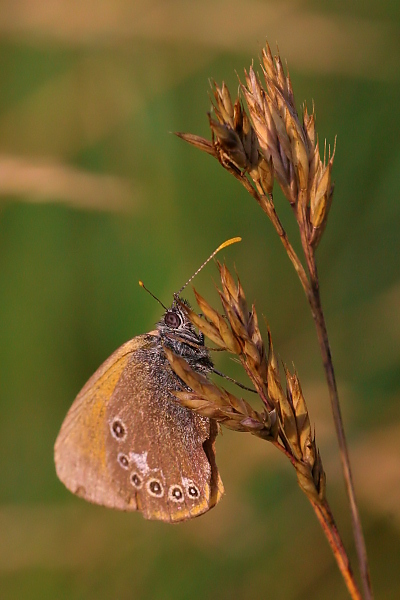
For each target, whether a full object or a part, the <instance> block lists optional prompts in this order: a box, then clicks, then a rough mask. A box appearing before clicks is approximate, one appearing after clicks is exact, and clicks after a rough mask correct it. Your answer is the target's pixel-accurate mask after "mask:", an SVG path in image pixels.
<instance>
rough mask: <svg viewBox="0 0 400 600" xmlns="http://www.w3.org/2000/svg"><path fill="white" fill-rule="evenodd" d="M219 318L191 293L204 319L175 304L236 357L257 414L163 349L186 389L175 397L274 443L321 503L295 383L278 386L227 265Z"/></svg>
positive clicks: (288, 378)
mask: <svg viewBox="0 0 400 600" xmlns="http://www.w3.org/2000/svg"><path fill="white" fill-rule="evenodd" d="M218 268H219V271H220V278H221V284H222V286H221V287H222V289H221V290H218V292H219V296H220V300H221V304H222V308H223V312H224V314H221V313H219V312H218V311H217V310H215V309H214V308H213V307H212V306H210V304H209V303H208V302H207V301H206V300H205V299H204V298H203V297H202V296H200V294H199V293H198V292H196V290H195V295H196V300H197V303H198V305H199V308H200V310H201V312H202V315H203V316H202V317H200V316H199V315H197V314H196V313H195V312H194V311H192V310H191V309H190V308H189V307H188V306H187V305H186V304H184V303H183V302H181V301H180V300H179V298H176V302H178V303H179V305H180V306H181V308H182V310H184V311H185V312H186V314H187V316H188V318H189V319H190V320H191V322H192V323H193V324H194V325H195V326H196V327H198V329H199V330H200V331H202V332H203V333H204V335H205V336H206V337H208V338H209V339H210V340H212V341H213V342H214V343H215V344H216V345H217V346H218V347H219V348H222V349H225V350H228V351H229V352H231V353H233V354H235V355H237V356H238V357H239V360H240V361H241V363H242V365H243V367H244V369H245V370H246V373H247V374H248V376H249V378H250V379H251V381H252V383H253V385H254V387H255V389H256V391H257V392H258V394H259V396H260V398H261V400H262V402H263V404H264V410H263V411H262V412H257V411H255V410H254V409H253V408H252V407H251V406H250V405H249V404H248V403H247V402H246V401H245V400H243V399H242V398H237V397H236V396H234V395H233V394H231V393H230V392H228V391H226V390H224V389H221V388H219V387H218V386H216V385H215V384H214V383H213V382H211V381H209V380H208V379H207V378H206V377H205V376H204V375H202V374H200V373H196V372H194V371H192V369H191V368H190V366H189V365H188V364H187V363H186V361H185V360H184V359H183V358H181V357H178V356H176V355H175V354H174V353H173V352H172V351H171V350H169V349H167V348H165V352H166V355H167V358H168V360H169V361H170V364H171V366H172V369H173V370H174V371H175V373H176V374H177V375H178V376H179V377H180V379H181V380H182V381H183V382H184V383H185V384H186V386H187V387H188V389H187V390H182V391H179V392H176V393H175V395H176V397H177V399H178V400H179V402H180V403H181V404H182V405H183V406H186V407H187V408H190V409H191V410H194V411H195V412H197V413H198V414H201V415H203V416H207V417H210V418H213V419H215V420H216V421H218V422H219V423H221V424H222V425H225V426H226V427H229V428H230V429H233V430H235V431H247V432H249V433H252V434H253V435H256V436H257V437H261V438H263V439H266V440H269V441H272V442H273V443H274V444H275V445H277V446H278V448H279V449H280V450H282V451H283V452H284V453H285V455H286V456H287V457H288V458H289V459H290V461H291V462H292V464H293V466H294V467H295V469H296V472H297V477H298V481H299V485H300V487H301V489H302V490H303V491H304V492H305V493H306V494H307V496H309V497H310V498H311V499H312V500H313V502H318V503H320V502H322V501H323V499H324V497H325V474H324V471H323V468H322V463H321V458H320V455H319V451H318V449H317V446H316V443H315V435H314V434H313V433H312V431H311V425H310V419H309V415H308V411H307V406H306V403H305V400H304V397H303V394H302V391H301V386H300V382H299V379H298V377H297V375H296V374H293V375H292V374H291V373H290V372H289V370H288V369H287V368H285V369H284V374H285V383H286V391H284V390H283V387H282V385H281V378H280V373H279V367H278V362H277V360H276V356H275V353H274V350H273V345H272V339H271V333H270V332H269V331H268V353H266V350H265V345H264V342H263V339H262V337H261V333H260V329H259V326H258V320H257V314H256V311H255V307H254V306H252V308H251V310H249V308H248V305H247V302H246V298H245V295H244V291H243V288H242V285H241V283H240V281H239V280H238V281H237V283H236V282H235V280H234V278H233V277H232V275H231V273H230V272H229V270H228V269H227V267H226V266H225V265H221V264H219V263H218Z"/></svg>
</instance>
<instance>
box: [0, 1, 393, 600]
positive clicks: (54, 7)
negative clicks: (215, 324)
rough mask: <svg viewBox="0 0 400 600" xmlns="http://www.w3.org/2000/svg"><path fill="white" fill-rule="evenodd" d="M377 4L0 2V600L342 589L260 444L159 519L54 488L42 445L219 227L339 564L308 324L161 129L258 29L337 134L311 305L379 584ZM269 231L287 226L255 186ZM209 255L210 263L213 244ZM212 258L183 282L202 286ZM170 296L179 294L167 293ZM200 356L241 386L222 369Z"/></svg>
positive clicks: (385, 44) (201, 116)
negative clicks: (272, 220)
mask: <svg viewBox="0 0 400 600" xmlns="http://www.w3.org/2000/svg"><path fill="white" fill-rule="evenodd" d="M398 8H399V5H398V2H397V1H395V0H393V1H383V2H380V3H379V4H378V3H376V2H371V1H367V2H364V3H362V4H360V3H347V2H346V3H345V2H336V3H335V4H334V6H330V7H328V5H327V4H326V5H325V7H324V6H323V5H321V3H319V2H315V1H314V2H300V3H299V2H290V1H289V2H285V3H280V2H278V1H271V2H269V3H267V2H261V1H256V0H251V1H250V2H246V3H242V2H238V1H235V0H231V1H230V2H226V1H223V0H215V1H214V2H209V1H207V0H206V1H201V2H200V1H196V2H190V3H189V2H186V3H185V2H182V1H179V0H171V1H169V0H168V1H146V2H144V1H135V0H131V1H128V0H102V1H101V2H100V1H95V0H80V1H78V0H75V1H73V2H67V1H66V0H64V1H62V0H59V1H58V2H54V0H2V2H1V10H0V73H1V78H0V336H1V344H0V352H1V361H0V369H1V370H0V410H1V413H0V595H1V598H2V599H3V600H6V599H7V600H9V599H10V600H11V599H16V598H17V599H19V598H23V599H24V598H30V599H36V598H38V599H42V598H57V599H64V598H65V599H73V600H75V599H87V600H90V599H92V598H93V599H94V598H96V600H103V599H109V598H118V599H130V598H138V599H152V598H166V599H168V598H171V599H172V598H173V599H174V600H179V599H186V598H191V599H192V600H194V599H196V598H221V599H223V598H226V599H228V598H238V599H241V598H246V599H253V598H284V599H290V600H291V599H296V600H300V599H325V598H326V599H332V598H339V599H341V598H347V597H348V596H347V592H346V590H345V588H344V585H343V583H342V580H341V576H340V575H339V573H338V570H337V567H336V565H335V563H334V560H333V558H332V555H331V553H330V549H329V547H328V544H327V542H326V540H325V538H324V536H323V534H322V532H321V530H320V527H319V525H318V523H317V522H316V519H315V518H314V515H313V512H312V510H311V508H310V506H309V505H308V502H307V500H306V498H305V496H304V495H303V494H302V493H301V491H300V490H299V488H298V486H297V483H296V478H295V474H294V472H293V471H292V469H291V468H290V466H289V465H288V464H286V461H285V460H284V459H283V458H282V457H281V456H280V455H278V453H277V452H276V451H275V450H274V449H273V448H270V447H269V445H268V444H265V443H262V442H261V441H260V440H258V439H256V438H253V437H252V436H250V435H245V434H237V433H233V432H230V431H225V433H224V435H223V437H220V438H219V439H218V440H217V457H218V465H219V469H220V472H221V475H222V478H223V481H224V484H225V488H226V495H225V498H224V499H223V500H222V502H221V503H220V504H219V505H218V507H217V508H216V509H214V510H213V511H211V512H210V513H208V514H206V515H205V516H202V517H201V518H199V519H195V520H194V521H193V522H188V523H184V524H181V525H178V526H168V525H165V524H163V523H156V522H147V521H144V519H142V517H141V516H140V515H139V514H123V513H117V512H113V511H109V510H106V509H103V508H101V507H96V506H91V505H89V504H86V503H85V502H83V501H82V500H79V499H77V498H75V497H73V496H72V495H71V494H70V493H69V492H68V491H67V490H66V489H65V488H64V487H63V486H62V484H61V483H60V482H59V481H58V480H57V478H56V475H55V471H54V464H53V444H54V440H55V438H56V435H57V432H58V429H59V427H60V425H61V422H62V420H63V418H64V416H65V414H66V411H67V409H68V408H69V406H70V404H71V403H72V401H73V399H74V397H75V395H76V394H77V392H78V391H79V390H80V388H81V387H82V385H83V384H84V383H85V381H86V380H87V379H88V378H89V376H90V375H91V374H92V373H93V372H94V370H95V369H96V368H97V367H98V366H99V365H100V363H101V362H102V361H103V360H104V359H105V358H107V357H108V356H109V355H110V354H111V353H112V352H113V350H115V348H117V347H118V346H119V345H120V344H122V343H123V342H124V341H126V340H127V339H130V338H131V337H133V336H135V335H137V334H139V333H143V332H146V331H148V330H150V329H151V328H153V325H154V323H155V322H156V321H157V320H158V318H159V317H160V307H159V306H158V305H157V303H156V302H154V301H153V300H152V298H151V297H150V296H149V295H148V294H146V293H145V292H144V291H143V290H142V289H141V288H139V286H138V280H139V279H143V280H144V282H145V283H146V285H147V286H148V287H149V288H150V289H151V290H152V291H153V292H154V293H155V294H156V295H157V296H159V298H160V299H161V300H162V301H163V302H164V303H166V304H168V303H169V302H170V301H171V300H172V293H173V292H174V291H176V290H177V289H179V287H180V286H181V285H182V284H183V283H184V282H185V281H186V280H187V279H188V277H189V276H190V275H191V274H192V273H193V272H194V271H195V270H196V269H197V268H198V266H199V265H200V264H201V263H202V262H203V260H204V259H205V258H206V257H207V256H208V255H209V254H210V253H211V252H212V250H213V249H214V248H216V247H217V246H218V244H220V243H221V242H222V241H223V240H225V239H227V238H228V237H232V236H235V235H241V236H242V237H243V242H242V243H241V244H239V245H236V246H232V247H231V248H229V249H227V250H225V251H224V253H223V256H225V257H226V259H227V262H228V265H229V266H230V267H233V266H234V265H236V268H237V270H238V272H239V274H240V275H241V280H242V283H243V286H244V289H245V291H246V295H247V298H248V300H249V301H250V302H252V301H255V302H256V305H257V308H258V312H259V314H260V315H261V314H264V315H265V316H266V318H267V319H268V321H269V323H270V326H271V328H272V333H273V339H274V344H275V349H276V350H277V352H278V353H279V355H280V356H281V357H282V359H283V360H285V361H286V362H287V363H289V364H291V363H292V361H293V362H294V364H295V366H296V368H297V370H298V372H299V376H300V380H301V382H302V386H303V391H304V394H305V396H306V399H307V402H308V404H309V409H310V412H311V417H312V419H313V421H315V427H316V434H317V441H318V443H319V446H320V449H321V454H322V460H323V464H324V467H325V469H326V471H327V478H328V498H329V500H330V502H331V505H332V507H333V511H334V514H335V516H336V518H337V522H338V525H339V528H340V529H341V531H342V534H343V537H344V540H345V542H346V545H347V548H348V550H349V553H350V556H351V557H352V559H353V560H354V547H353V543H352V536H351V529H350V520H349V513H348V509H347V501H346V497H345V493H344V488H343V483H342V478H341V473H340V467H339V460H338V453H337V444H336V441H335V436H334V433H333V424H332V419H331V415H330V410H329V407H328V398H327V391H326V387H325V383H324V377H323V372H322V368H321V361H320V357H319V354H318V348H317V343H316V337H315V332H314V328H313V323H312V320H311V317H310V314H309V310H308V307H307V305H306V302H305V299H304V297H303V294H302V291H301V288H300V285H299V283H298V281H297V280H296V276H295V274H294V271H293V269H292V267H291V265H290V264H289V261H288V259H287V257H286V255H285V253H284V250H283V248H282V247H281V245H280V242H279V240H278V239H277V236H276V234H275V232H274V231H273V229H272V226H271V225H270V224H269V222H268V221H267V219H266V218H265V217H264V216H263V213H262V212H261V210H260V209H259V208H258V207H257V205H256V204H255V202H254V201H252V200H251V198H250V197H249V196H247V195H246V193H245V191H244V190H243V189H242V188H241V187H240V186H239V185H238V184H237V183H236V182H235V181H234V180H233V178H230V177H229V176H228V174H227V173H225V172H224V171H223V170H222V169H221V168H220V166H219V165H218V164H217V162H216V161H213V160H212V159H211V158H210V157H209V156H206V155H203V154H201V153H200V152H199V151H197V150H195V149H193V148H191V147H189V146H187V145H185V144H184V143H183V142H182V141H181V140H179V139H177V138H176V137H175V136H173V135H171V134H170V132H172V131H176V130H179V131H189V132H192V133H198V134H201V135H204V136H206V137H209V132H208V125H207V117H206V112H207V111H208V110H209V108H210V101H209V99H208V96H207V93H208V90H209V87H208V78H210V77H212V78H215V80H216V81H218V82H219V83H221V81H222V80H223V79H224V80H225V81H226V82H227V83H228V85H229V86H230V89H231V91H232V92H233V93H234V92H235V90H236V89H237V79H236V75H235V70H236V71H237V72H238V73H239V74H241V73H242V72H243V67H248V66H249V65H250V64H251V60H252V58H254V59H255V60H256V61H257V58H258V56H259V55H260V53H261V48H262V46H263V44H264V41H265V38H266V37H267V36H268V39H269V41H270V43H271V45H272V46H274V44H275V41H277V42H278V44H279V48H280V51H281V54H282V57H283V58H287V60H288V62H289V66H290V72H291V77H292V81H293V86H294V91H295V96H296V99H297V102H298V104H299V105H300V103H301V102H302V101H303V100H307V103H308V105H309V106H311V103H312V100H314V101H315V105H316V113H317V130H318V132H319V137H320V140H323V139H324V138H325V137H326V138H327V139H328V142H330V143H332V142H333V140H334V137H335V135H337V136H338V142H337V153H336V159H335V165H334V173H333V178H334V180H335V182H336V190H335V196H334V204H333V207H332V210H331V214H330V218H329V224H328V228H327V230H326V232H325V235H324V238H323V240H322V243H321V246H320V248H319V251H318V254H319V269H320V278H321V286H322V298H323V304H324V307H325V312H326V318H327V323H328V329H329V332H330V336H331V343H332V352H333V357H334V362H335V366H336V371H337V378H338V384H339V389H340V394H341V399H342V403H343V413H344V418H345V423H346V427H347V431H348V438H349V444H350V452H351V457H352V461H353V467H354V479H355V484H356V490H357V496H358V500H359V504H360V510H361V515H362V519H363V523H364V527H365V535H366V542H367V547H368V551H369V557H370V562H371V573H372V580H373V582H374V586H375V590H376V597H377V598H385V599H391V598H393V599H394V598H398V597H399V596H400V570H399V568H398V566H399V559H400V409H399V400H400V374H399V363H400V360H399V359H400V356H399V340H400V316H399V312H400V311H399V308H400V277H399V251H400V238H399V233H398V231H399V216H400V202H399V180H400V177H399V170H400V153H399V142H398V140H399V131H400V112H399V105H400V81H399V72H400V44H399V40H400V35H399V10H398ZM275 195H276V204H277V208H278V211H279V212H280V214H281V216H282V219H283V221H284V223H285V226H286V228H287V231H288V233H289V235H290V236H291V237H292V239H295V240H296V242H295V243H296V247H298V243H297V238H296V227H295V225H294V223H293V220H292V218H291V215H290V212H289V210H288V206H287V202H286V201H284V200H283V198H282V196H281V194H280V192H279V191H278V190H276V194H275ZM223 256H222V257H223ZM213 279H214V280H216V279H217V271H216V268H215V266H214V265H213V264H210V265H209V266H208V267H207V268H206V269H205V270H204V271H203V272H202V273H201V274H200V275H199V276H198V278H197V280H196V282H195V285H196V288H197V289H199V291H200V292H201V293H202V294H203V295H204V296H205V297H206V298H208V299H211V300H216V293H215V291H214V287H213V281H212V280H213ZM187 295H188V298H189V300H192V299H193V295H192V292H191V290H188V293H187ZM217 358H218V360H217V366H218V368H219V369H221V370H224V371H225V372H227V373H229V374H230V375H231V376H233V377H236V378H237V379H240V380H244V375H243V373H241V372H240V370H239V369H238V367H237V366H236V365H235V364H234V363H232V361H231V360H229V357H223V356H218V357H217Z"/></svg>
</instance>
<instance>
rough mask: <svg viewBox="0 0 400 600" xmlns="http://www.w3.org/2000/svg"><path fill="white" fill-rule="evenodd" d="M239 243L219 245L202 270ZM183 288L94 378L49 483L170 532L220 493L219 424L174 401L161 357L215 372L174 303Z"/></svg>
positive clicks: (175, 383)
mask: <svg viewBox="0 0 400 600" xmlns="http://www.w3.org/2000/svg"><path fill="white" fill-rule="evenodd" d="M239 240H240V238H233V239H232V240H228V241H227V242H225V243H224V244H222V245H221V246H220V247H219V248H217V250H216V251H215V252H213V254H212V255H211V256H210V257H209V258H208V259H207V261H206V262H205V263H203V265H202V266H201V267H200V269H202V268H203V266H204V265H205V264H206V263H207V262H208V261H209V260H211V258H212V257H213V256H214V255H215V254H216V253H217V252H218V251H219V250H220V249H222V248H224V247H226V246H227V245H229V244H230V243H234V242H235V241H239ZM200 269H198V271H196V273H195V274H194V275H193V276H192V277H191V278H190V279H189V281H188V282H187V283H189V282H190V281H191V280H192V279H193V277H194V276H195V275H196V274H197V273H198V272H199V270H200ZM187 283H186V284H185V286H183V288H182V289H181V290H180V292H178V294H175V299H174V301H173V303H172V305H171V306H170V307H169V308H165V307H164V308H165V312H164V315H163V317H162V318H161V320H160V321H159V322H158V324H157V326H156V329H155V330H153V331H150V332H149V333H146V334H143V335H138V336H137V337H134V338H133V339H131V340H130V341H128V342H126V343H125V344H123V345H122V346H121V347H120V348H118V350H116V351H115V352H114V353H113V354H112V355H111V356H110V357H109V358H108V359H107V360H106V361H105V362H104V363H103V364H102V365H101V366H100V367H99V368H98V369H97V371H96V372H95V373H94V375H92V377H91V378H90V379H89V381H88V382H87V383H86V385H85V386H84V387H83V389H82V390H81V391H80V392H79V394H78V396H77V397H76V399H75V401H74V402H73V404H72V406H71V408H70V409H69V411H68V413H67V416H66V417H65V419H64V422H63V424H62V426H61V430H60V432H59V434H58V437H57V440H56V443H55V451H54V456H55V465H56V472H57V475H58V477H59V479H60V480H61V481H62V482H63V483H64V484H65V486H66V487H67V488H68V489H69V490H70V491H71V492H72V493H74V494H76V495H78V496H80V497H82V498H84V499H85V500H88V501H89V502H93V503H95V504H101V505H104V506H107V507H110V508H116V509H120V510H125V511H141V512H142V514H143V516H144V517H145V518H146V519H158V520H161V521H166V522H169V523H175V522H179V521H185V520H188V519H191V518H193V517H196V516H198V515H201V514H203V513H205V512H207V511H208V510H210V509H211V508H213V507H214V506H215V505H216V504H217V503H218V502H219V500H220V499H221V497H222V495H223V492H224V487H223V484H222V481H221V478H220V475H219V472H218V468H217V465H216V460H215V438H216V436H217V433H218V425H217V423H216V422H215V421H214V420H213V419H210V418H208V417H203V416H201V415H198V414H196V413H195V412H193V411H191V410H190V409H188V408H185V407H183V406H181V405H180V404H179V403H178V402H177V400H176V398H175V396H174V392H175V391H177V390H181V389H182V387H185V384H184V383H183V382H182V381H181V380H180V379H179V377H178V376H177V375H176V374H175V373H174V371H173V370H172V368H171V366H170V364H169V362H168V359H167V358H166V355H165V352H164V347H167V348H170V349H171V350H173V352H174V353H175V354H177V355H178V356H181V357H183V358H184V359H185V360H186V361H187V362H188V363H189V365H190V366H191V368H192V369H193V370H194V371H197V372H199V373H202V374H203V375H206V376H207V375H208V374H209V373H210V372H211V371H212V370H213V363H212V361H211V358H210V354H209V350H208V349H207V348H206V347H205V344H204V336H203V334H202V333H199V332H197V330H196V329H195V328H194V326H193V325H192V323H191V322H190V321H189V319H188V318H187V316H186V314H185V311H184V310H183V309H182V307H181V306H180V305H179V304H178V302H177V298H179V294H180V293H181V291H182V290H183V289H184V288H185V287H186V285H187ZM143 287H144V286H143ZM183 303H184V304H187V303H186V302H185V301H183Z"/></svg>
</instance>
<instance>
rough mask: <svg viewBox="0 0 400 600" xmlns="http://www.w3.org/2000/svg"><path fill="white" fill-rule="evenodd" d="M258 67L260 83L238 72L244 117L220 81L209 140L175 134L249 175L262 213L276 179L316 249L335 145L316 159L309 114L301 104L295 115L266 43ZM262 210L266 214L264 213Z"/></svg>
mask: <svg viewBox="0 0 400 600" xmlns="http://www.w3.org/2000/svg"><path fill="white" fill-rule="evenodd" d="M261 69H262V73H263V78H264V83H262V82H261V80H260V78H259V77H258V75H257V74H256V72H255V70H254V68H253V66H251V67H250V68H249V70H248V71H246V70H245V72H244V83H242V82H240V89H241V92H242V94H243V96H244V99H245V101H246V104H247V108H248V112H249V116H248V115H247V113H246V112H245V110H244V108H243V105H242V103H241V101H240V99H239V98H237V99H236V100H235V102H234V103H233V102H232V99H231V95H230V93H229V90H228V88H227V86H226V85H225V83H223V84H222V87H219V86H218V85H217V84H216V83H215V82H212V86H213V111H214V114H215V117H216V119H214V118H213V117H212V116H211V115H210V114H209V123H210V128H211V132H212V140H211V141H208V140H206V139H205V138H202V137H200V136H196V135H193V134H188V133H177V135H178V136H179V137H181V138H182V139H184V140H186V141H187V142H189V143H191V144H193V145H194V146H196V147H197V148H200V150H203V151H205V152H207V153H209V154H211V155H212V156H214V157H215V158H217V159H218V160H219V162H220V163H221V165H222V166H223V167H224V168H225V169H227V170H229V171H230V172H234V174H235V175H236V176H237V177H239V176H241V177H242V179H241V181H242V183H244V184H245V185H246V184H247V182H246V181H245V179H244V178H243V177H244V175H246V176H248V177H249V180H250V182H251V183H252V185H253V186H255V188H256V190H257V192H258V193H259V194H260V195H261V197H259V198H258V202H259V203H260V205H261V206H262V207H264V209H265V206H264V205H265V199H264V200H263V199H262V196H269V197H270V200H269V201H270V202H271V201H272V198H271V194H272V190H273V183H274V179H275V178H276V180H277V182H278V183H279V185H280V187H281V189H282V191H283V193H284V195H285V196H286V198H287V199H288V200H289V202H290V204H291V205H292V207H293V209H294V210H295V212H296V215H297V220H298V221H299V222H300V221H301V222H302V225H303V227H304V228H305V235H306V239H307V243H308V244H310V246H312V247H313V248H314V249H315V248H316V247H317V246H318V243H319V241H320V239H321V236H322V233H323V231H324V229H325V226H326V223H327V218H328V213H329V209H330V207H331V204H332V197H333V185H332V183H331V174H332V167H333V160H334V156H335V147H334V148H333V151H332V153H331V151H330V149H329V152H328V159H327V160H326V152H324V158H323V160H321V158H320V153H319V144H318V139H317V136H316V132H315V112H314V107H313V112H312V113H311V114H309V113H308V110H307V106H306V105H305V104H304V106H303V116H302V117H300V116H299V114H298V112H297V109H296V105H295V100H294V94H293V88H292V83H291V80H290V75H289V72H287V74H286V73H285V70H284V68H283V65H282V61H281V59H280V56H279V55H277V56H275V57H273V56H272V53H271V49H270V47H269V45H268V43H267V44H266V47H265V48H264V49H263V52H262V64H261ZM270 208H271V207H270ZM266 212H267V213H268V212H270V211H269V210H266Z"/></svg>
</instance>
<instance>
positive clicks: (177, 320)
mask: <svg viewBox="0 0 400 600" xmlns="http://www.w3.org/2000/svg"><path fill="white" fill-rule="evenodd" d="M164 321H165V324H166V325H168V327H173V328H174V329H177V328H178V327H179V326H180V325H182V319H181V317H180V315H178V313H176V312H174V311H173V310H168V311H167V312H166V313H165V317H164Z"/></svg>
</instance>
